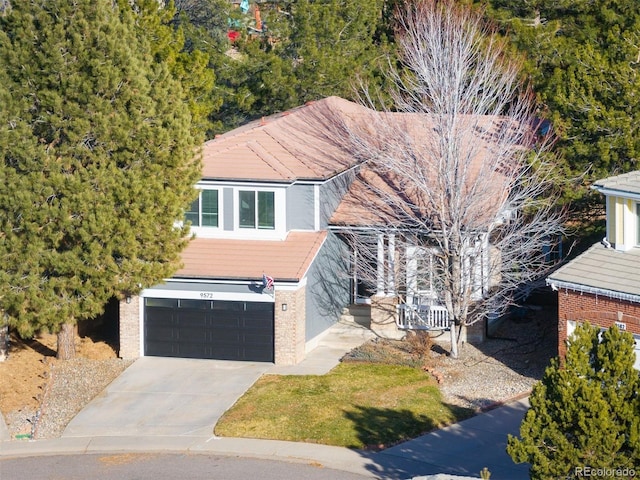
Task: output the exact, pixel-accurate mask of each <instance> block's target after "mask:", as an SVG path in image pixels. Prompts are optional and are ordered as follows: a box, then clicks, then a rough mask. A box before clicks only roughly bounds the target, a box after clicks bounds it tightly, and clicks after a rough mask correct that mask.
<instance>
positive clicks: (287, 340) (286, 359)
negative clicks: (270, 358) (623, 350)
mask: <svg viewBox="0 0 640 480" xmlns="http://www.w3.org/2000/svg"><path fill="white" fill-rule="evenodd" d="M275 300H276V302H275V306H274V309H275V325H274V330H275V333H274V349H275V352H274V357H275V358H274V363H275V364H276V365H295V364H297V363H300V362H301V361H302V360H303V359H304V356H305V319H306V307H307V305H306V288H305V287H301V288H299V289H298V290H295V291H283V290H278V289H277V288H276V298H275ZM283 305H286V310H283Z"/></svg>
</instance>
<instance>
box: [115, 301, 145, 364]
mask: <svg viewBox="0 0 640 480" xmlns="http://www.w3.org/2000/svg"><path fill="white" fill-rule="evenodd" d="M118 356H119V357H120V358H125V359H134V358H138V357H140V297H139V296H137V295H135V296H133V297H131V302H130V303H127V302H126V301H125V300H121V301H120V351H119V352H118Z"/></svg>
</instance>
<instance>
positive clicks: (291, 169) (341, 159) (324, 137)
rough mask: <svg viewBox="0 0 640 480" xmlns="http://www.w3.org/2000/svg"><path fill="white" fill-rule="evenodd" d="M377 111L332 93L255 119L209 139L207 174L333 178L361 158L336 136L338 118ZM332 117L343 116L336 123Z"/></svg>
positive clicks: (284, 179)
mask: <svg viewBox="0 0 640 480" xmlns="http://www.w3.org/2000/svg"><path fill="white" fill-rule="evenodd" d="M374 114H375V112H374V111H373V110H370V109H367V108H365V107H363V106H360V105H358V104H356V103H353V102H350V101H348V100H344V99H342V98H339V97H328V98H324V99H322V100H318V101H316V102H310V103H308V104H306V105H304V106H301V107H297V108H294V109H292V110H288V111H286V112H283V113H279V114H276V115H271V116H269V117H265V118H263V119H261V120H256V121H253V122H251V123H248V124H246V125H244V126H242V127H239V128H236V129H234V130H232V131H230V132H227V133H225V134H223V135H220V136H219V137H217V138H215V139H213V140H210V141H208V142H206V143H205V144H204V146H203V150H202V161H203V177H204V178H205V179H223V180H248V181H272V182H278V181H280V182H289V181H293V180H300V179H306V180H323V179H327V178H330V177H332V176H333V175H335V174H337V173H340V172H342V171H344V170H346V169H348V168H350V167H351V166H353V165H354V164H355V163H357V160H356V159H355V157H354V156H353V155H352V154H351V153H350V151H349V150H348V149H347V148H345V147H344V146H342V145H340V143H339V142H336V141H335V138H337V137H336V136H335V135H334V136H332V134H331V132H332V129H335V128H337V127H336V125H335V123H340V122H347V123H349V122H353V121H358V119H360V118H362V117H366V116H368V115H374ZM332 118H333V119H336V118H339V121H337V122H333V123H332V121H331V119H332Z"/></svg>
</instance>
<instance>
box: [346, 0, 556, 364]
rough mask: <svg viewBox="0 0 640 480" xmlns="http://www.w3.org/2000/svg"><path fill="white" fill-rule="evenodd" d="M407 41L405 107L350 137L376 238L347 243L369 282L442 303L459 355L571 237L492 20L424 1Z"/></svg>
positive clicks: (544, 140) (368, 99)
mask: <svg viewBox="0 0 640 480" xmlns="http://www.w3.org/2000/svg"><path fill="white" fill-rule="evenodd" d="M396 39H397V42H398V45H399V47H400V51H401V54H402V57H401V58H402V64H401V66H400V67H399V68H397V69H392V75H393V78H394V80H395V88H394V89H393V91H392V92H389V93H390V95H391V97H392V98H393V100H394V108H393V110H392V111H387V112H384V113H381V114H380V115H376V116H372V118H371V119H370V120H368V121H367V122H366V126H360V127H354V126H353V125H349V126H348V127H347V126H345V127H344V130H345V131H348V142H349V143H350V145H351V146H352V150H353V151H354V152H355V154H356V155H358V156H360V157H361V159H362V160H363V161H364V164H363V167H362V170H361V172H360V174H359V177H358V179H357V180H356V182H355V183H354V185H353V186H352V189H351V191H350V194H349V195H350V196H351V198H352V199H353V200H354V201H353V206H354V208H357V207H356V204H358V205H360V206H361V215H359V219H360V221H359V224H360V227H362V226H364V225H366V227H367V228H366V229H364V228H359V229H357V228H352V230H351V234H350V235H348V238H349V239H350V241H351V243H352V247H353V248H354V250H355V251H356V252H358V254H359V255H360V256H361V261H360V262H359V263H358V265H359V268H360V270H359V272H358V273H359V276H360V278H363V279H367V278H368V279H369V282H370V283H371V284H372V285H377V286H378V287H380V286H381V283H382V284H383V285H382V286H383V287H384V288H383V289H386V290H387V291H389V290H393V291H394V292H396V293H399V294H400V295H404V296H405V297H411V296H413V295H414V294H416V293H418V292H421V291H422V292H425V291H426V292H432V299H431V300H432V301H433V302H435V303H437V304H438V305H440V306H441V307H445V308H446V311H447V313H448V318H449V321H450V322H451V355H452V356H453V357H457V356H458V340H459V332H460V330H461V328H462V327H463V326H469V325H471V324H473V323H475V322H477V321H479V320H481V319H484V318H487V316H490V315H499V314H500V313H502V312H503V311H504V310H505V308H506V307H508V306H509V305H510V304H511V303H512V301H513V298H514V294H515V293H516V292H517V291H518V288H519V287H521V286H522V285H523V284H527V283H528V282H532V281H535V280H536V279H539V278H540V277H541V275H543V274H544V272H545V271H546V270H547V269H548V267H549V263H548V261H546V260H547V259H546V258H545V257H546V255H547V254H548V247H549V245H550V244H551V243H552V242H553V241H554V240H556V239H557V238H558V237H559V236H560V235H561V234H562V233H563V228H562V225H563V222H562V214H561V212H558V210H557V209H556V206H555V198H556V197H555V195H556V193H557V192H556V190H555V189H554V185H556V184H557V183H556V182H557V179H555V178H554V168H553V164H552V162H551V161H550V156H549V155H548V154H547V148H546V147H547V146H548V145H549V141H548V137H543V136H541V135H540V129H539V122H537V121H536V119H535V108H536V105H535V102H534V97H533V95H532V94H531V92H530V91H529V90H528V89H527V88H526V86H525V85H524V84H523V83H522V82H521V81H520V79H519V78H520V77H519V65H518V64H517V62H514V61H512V60H510V59H509V58H508V57H507V56H506V55H505V48H504V44H503V43H502V42H501V41H500V40H499V39H497V37H496V36H494V35H492V32H491V31H490V30H489V29H488V28H487V27H486V26H485V24H484V23H483V20H482V16H481V14H480V13H478V12H474V11H473V10H471V9H470V8H468V7H463V6H458V5H456V3H455V2H454V1H444V2H443V1H435V0H417V1H415V2H413V3H410V4H407V5H406V6H404V7H402V8H401V9H400V10H398V12H397V35H396ZM372 97H373V95H372V94H369V93H366V94H364V95H363V98H362V100H363V102H364V103H366V104H368V105H373V104H374V102H373V100H374V98H372ZM364 199H366V200H364ZM365 201H366V205H365V206H364V207H362V204H363V202H365ZM371 212H373V214H372V213H371ZM352 226H353V225H352ZM345 230H346V231H348V229H345ZM364 231H366V232H367V234H363V232H364ZM380 239H382V240H380ZM385 239H386V240H385ZM381 241H382V242H383V243H384V242H386V243H384V245H382V246H383V247H385V248H386V249H387V253H385V256H383V257H381V256H380V253H379V252H380V242H381ZM378 290H380V288H378Z"/></svg>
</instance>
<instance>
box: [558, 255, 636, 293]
mask: <svg viewBox="0 0 640 480" xmlns="http://www.w3.org/2000/svg"><path fill="white" fill-rule="evenodd" d="M547 283H548V284H551V285H554V284H555V286H556V287H559V288H569V289H571V290H576V291H581V292H587V293H600V294H603V295H608V296H610V297H612V298H621V299H628V300H631V301H636V302H640V248H632V249H631V250H627V251H620V250H615V249H613V248H605V246H604V245H602V244H600V243H597V244H595V245H593V246H592V247H591V248H589V249H588V250H587V251H586V252H584V253H583V254H582V255H580V256H578V257H577V258H575V259H574V260H572V261H571V262H569V263H567V264H566V265H564V266H563V267H561V268H559V269H558V270H557V271H556V272H554V273H553V274H552V275H550V276H549V278H548V279H547Z"/></svg>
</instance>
